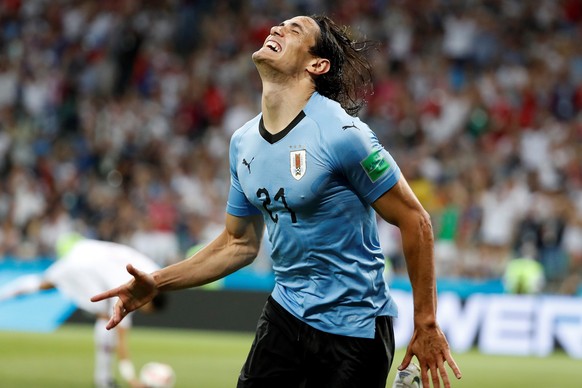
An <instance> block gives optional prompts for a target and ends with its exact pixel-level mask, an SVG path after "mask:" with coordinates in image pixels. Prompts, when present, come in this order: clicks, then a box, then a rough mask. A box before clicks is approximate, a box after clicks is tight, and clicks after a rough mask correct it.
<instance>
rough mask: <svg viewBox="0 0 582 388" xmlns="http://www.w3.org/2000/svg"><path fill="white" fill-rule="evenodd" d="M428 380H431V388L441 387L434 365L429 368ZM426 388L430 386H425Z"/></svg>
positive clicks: (437, 369) (436, 367)
mask: <svg viewBox="0 0 582 388" xmlns="http://www.w3.org/2000/svg"><path fill="white" fill-rule="evenodd" d="M430 378H431V380H432V386H433V388H438V387H440V386H441V380H440V376H439V368H438V366H436V365H432V366H431V368H430ZM427 387H430V385H427Z"/></svg>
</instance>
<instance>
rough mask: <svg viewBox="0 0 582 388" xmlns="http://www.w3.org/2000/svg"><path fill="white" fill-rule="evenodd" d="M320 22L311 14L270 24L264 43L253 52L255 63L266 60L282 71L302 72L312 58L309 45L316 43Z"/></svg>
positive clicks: (286, 72) (287, 72)
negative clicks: (277, 23) (318, 23)
mask: <svg viewBox="0 0 582 388" xmlns="http://www.w3.org/2000/svg"><path fill="white" fill-rule="evenodd" d="M318 35H319V26H318V25H317V23H316V22H315V20H313V19H312V18H310V17H307V16H297V17H294V18H292V19H289V20H285V21H284V22H283V23H281V24H279V25H278V26H273V27H272V28H271V33H270V34H269V36H267V39H265V42H264V44H263V47H261V48H260V49H259V50H257V51H256V52H255V53H254V54H253V60H254V61H255V63H256V64H257V65H259V64H268V65H269V66H270V67H271V68H273V69H276V70H277V71H279V72H282V73H285V74H293V73H297V72H303V71H304V70H305V68H306V67H307V64H308V61H310V60H312V59H313V56H312V55H311V54H310V53H309V48H310V47H312V46H314V45H315V39H316V37H317V36H318Z"/></svg>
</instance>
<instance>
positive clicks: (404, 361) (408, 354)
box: [398, 347, 412, 370]
mask: <svg viewBox="0 0 582 388" xmlns="http://www.w3.org/2000/svg"><path fill="white" fill-rule="evenodd" d="M410 361H412V352H411V351H410V347H408V349H406V354H405V355H404V358H403V359H402V362H401V363H400V365H399V366H398V370H404V369H406V367H407V366H408V364H410Z"/></svg>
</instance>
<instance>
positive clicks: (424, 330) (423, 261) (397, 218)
mask: <svg viewBox="0 0 582 388" xmlns="http://www.w3.org/2000/svg"><path fill="white" fill-rule="evenodd" d="M373 207H374V209H375V210H376V212H378V214H379V215H380V216H381V217H382V218H384V220H386V221H387V222H390V223H391V224H393V225H396V226H397V227H398V228H399V229H400V233H401V235H402V246H403V253H404V257H405V259H406V267H407V270H408V275H409V277H410V282H411V284H412V294H413V300H414V335H413V337H412V340H411V342H410V344H409V346H408V349H407V353H406V356H405V357H404V360H403V361H402V363H401V365H400V366H399V367H398V369H404V368H406V367H407V366H408V364H409V363H410V361H411V360H412V357H413V356H416V358H417V359H418V362H419V366H420V368H421V377H422V383H423V386H425V387H430V384H429V372H430V377H431V380H432V382H433V386H434V387H440V386H441V385H440V382H441V380H442V382H443V384H444V386H445V387H447V388H449V387H450V381H449V378H448V375H447V371H446V369H445V367H444V363H445V362H447V364H448V365H449V367H451V369H452V370H453V372H454V374H455V377H456V378H458V379H459V378H461V371H460V369H459V367H458V366H457V364H456V363H455V361H454V359H453V357H452V356H451V353H450V350H449V345H448V342H447V340H446V338H445V336H444V334H443V332H442V331H441V329H440V328H439V326H438V323H437V321H436V310H437V306H436V305H437V295H436V279H435V271H434V256H433V255H434V247H433V246H434V245H433V244H434V241H433V232H432V225H431V221H430V217H429V215H428V213H427V212H426V211H425V210H424V208H423V207H422V205H421V204H420V202H419V201H418V199H417V198H416V196H415V195H414V193H413V191H412V189H411V188H410V186H409V185H408V183H407V182H406V180H405V178H404V177H401V178H400V180H399V181H398V183H397V184H396V185H395V186H394V187H392V188H391V189H390V190H389V191H388V192H386V193H384V194H383V195H382V196H381V197H380V198H378V200H376V202H374V203H373Z"/></svg>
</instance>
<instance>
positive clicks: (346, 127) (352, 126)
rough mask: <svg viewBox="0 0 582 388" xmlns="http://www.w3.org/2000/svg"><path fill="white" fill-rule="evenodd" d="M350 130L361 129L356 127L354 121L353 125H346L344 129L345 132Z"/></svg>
mask: <svg viewBox="0 0 582 388" xmlns="http://www.w3.org/2000/svg"><path fill="white" fill-rule="evenodd" d="M348 128H356V129H357V130H358V131H359V130H360V128H358V127H356V126H355V125H354V122H353V121H352V125H344V126H343V127H342V129H343V130H344V131H345V130H346V129H348Z"/></svg>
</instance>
